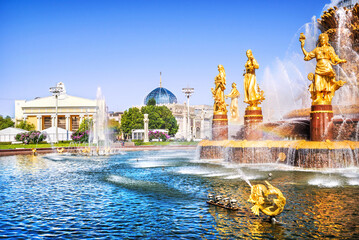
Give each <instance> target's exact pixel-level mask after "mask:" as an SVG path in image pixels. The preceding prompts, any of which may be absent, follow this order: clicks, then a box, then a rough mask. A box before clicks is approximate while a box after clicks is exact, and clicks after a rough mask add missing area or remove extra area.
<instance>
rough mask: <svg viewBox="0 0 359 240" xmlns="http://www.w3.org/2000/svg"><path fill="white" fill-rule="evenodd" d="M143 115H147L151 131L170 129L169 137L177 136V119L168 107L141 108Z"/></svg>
mask: <svg viewBox="0 0 359 240" xmlns="http://www.w3.org/2000/svg"><path fill="white" fill-rule="evenodd" d="M141 112H142V114H145V113H147V114H148V119H149V124H148V128H149V129H168V134H169V135H175V134H176V133H177V131H178V124H177V121H176V118H175V117H174V116H173V114H172V112H171V110H169V108H168V107H166V106H145V107H142V108H141Z"/></svg>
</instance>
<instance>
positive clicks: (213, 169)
mask: <svg viewBox="0 0 359 240" xmlns="http://www.w3.org/2000/svg"><path fill="white" fill-rule="evenodd" d="M194 155H195V154H194V151H146V152H129V153H126V154H122V155H116V156H108V157H80V156H65V155H59V156H54V155H47V156H13V157H0V238H59V237H62V238H78V239H92V238H99V239H103V238H108V237H109V236H111V237H112V238H117V239H124V238H127V239H179V238H181V239H199V238H203V239H235V238H237V239H311V238H319V239H323V238H324V239H325V238H334V239H338V238H341V239H342V238H344V239H355V238H358V237H359V230H358V228H357V223H358V222H359V214H358V212H359V206H358V204H357V203H358V202H359V186H358V184H353V183H355V182H358V181H359V171H358V169H357V168H356V169H341V170H338V169H336V170H333V171H332V172H330V171H329V172H320V171H307V170H306V171H304V170H300V169H296V170H293V168H290V167H286V166H283V165H280V164H278V165H276V164H274V165H234V166H233V165H229V164H228V163H225V162H222V161H219V160H218V161H216V162H210V161H209V162H206V161H203V160H198V159H195V158H194ZM238 167H240V168H241V171H243V174H241V175H239V174H238ZM269 173H271V178H270V179H268V176H269V175H270V174H269ZM243 176H246V177H247V178H248V179H250V182H251V184H252V185H254V184H263V183H264V181H265V180H268V181H269V182H270V183H271V184H273V186H276V187H278V189H280V190H281V191H282V193H283V195H284V196H285V197H286V198H287V204H286V206H285V208H284V211H283V212H282V213H281V214H280V215H279V216H278V217H276V219H277V220H278V221H279V222H281V223H282V224H272V223H271V222H270V221H269V218H268V217H266V216H264V215H262V214H261V215H260V216H259V217H258V216H254V215H253V213H252V212H251V210H250V208H251V207H252V204H250V203H249V202H247V200H248V198H249V195H250V192H251V188H250V186H249V185H248V184H247V183H246V182H245V181H244V180H242V179H241V177H243ZM318 179H322V180H323V179H324V180H323V181H325V182H329V183H330V182H335V183H336V184H323V181H318ZM208 193H212V194H215V195H217V194H220V195H222V196H226V197H229V198H231V199H237V200H238V205H239V207H240V208H241V209H240V210H239V211H230V210H227V209H224V208H220V207H216V206H213V205H209V204H207V203H206V197H207V194H208Z"/></svg>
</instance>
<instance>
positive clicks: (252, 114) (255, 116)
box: [244, 107, 263, 141]
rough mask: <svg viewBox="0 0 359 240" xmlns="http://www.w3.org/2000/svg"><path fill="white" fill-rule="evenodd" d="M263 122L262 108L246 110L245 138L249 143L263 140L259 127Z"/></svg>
mask: <svg viewBox="0 0 359 240" xmlns="http://www.w3.org/2000/svg"><path fill="white" fill-rule="evenodd" d="M262 122H263V115H262V109H261V108H260V107H256V108H251V107H248V108H246V111H245V115H244V138H245V139H246V140H249V141H254V140H262V137H263V132H262V129H261V128H260V126H259V125H260V124H261V123H262Z"/></svg>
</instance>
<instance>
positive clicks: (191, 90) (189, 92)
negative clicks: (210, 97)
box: [182, 87, 194, 141]
mask: <svg viewBox="0 0 359 240" xmlns="http://www.w3.org/2000/svg"><path fill="white" fill-rule="evenodd" d="M182 92H183V93H184V94H185V96H186V97H187V129H186V135H187V141H191V140H192V135H191V130H190V129H191V127H190V123H191V122H190V119H189V97H190V96H191V95H192V94H193V93H194V88H189V87H187V88H182ZM193 127H194V126H193Z"/></svg>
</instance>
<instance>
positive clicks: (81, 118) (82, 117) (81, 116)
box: [80, 114, 85, 124]
mask: <svg viewBox="0 0 359 240" xmlns="http://www.w3.org/2000/svg"><path fill="white" fill-rule="evenodd" d="M84 117H85V115H83V114H80V124H81V123H82V121H83V120H84Z"/></svg>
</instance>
